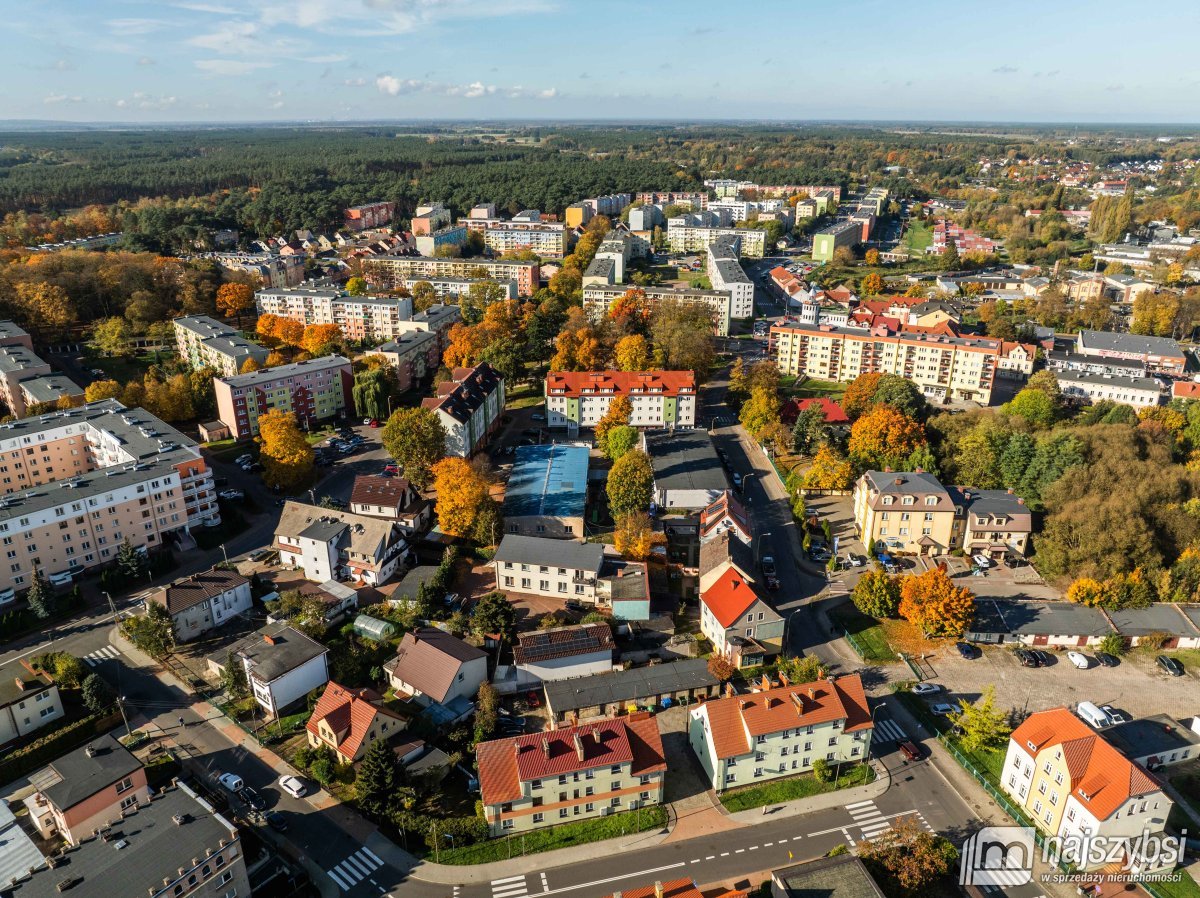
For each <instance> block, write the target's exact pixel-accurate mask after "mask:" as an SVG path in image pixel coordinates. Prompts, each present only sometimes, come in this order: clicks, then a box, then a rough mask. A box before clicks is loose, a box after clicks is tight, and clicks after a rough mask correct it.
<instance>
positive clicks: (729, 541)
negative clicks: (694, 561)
mask: <svg viewBox="0 0 1200 898" xmlns="http://www.w3.org/2000/svg"><path fill="white" fill-rule="evenodd" d="M727 561H730V562H733V565H734V567H736V568H737V569H738V570H740V571H741V572H742V573H743V574H745V575H746V576H747V577H749V578H750V579H751V580H753V579H754V571H755V565H754V550H753V549H751V548H750V547H749V546H748V545H746V543H744V542H742V541H741V539H739V538H738V537H737V536H735V535H734V534H733V532H732V531H731V530H726V531H724V532H723V533H721V534H720V535H718V536H715V537H713V538H712V539H710V540H708V541H707V542H703V543H701V544H700V564H699V569H700V576H701V577H703V576H704V575H705V574H707V573H708V572H709V571H712V570H715V569H716V568H718V567H720V566H721V565H723V564H724V563H725V562H727Z"/></svg>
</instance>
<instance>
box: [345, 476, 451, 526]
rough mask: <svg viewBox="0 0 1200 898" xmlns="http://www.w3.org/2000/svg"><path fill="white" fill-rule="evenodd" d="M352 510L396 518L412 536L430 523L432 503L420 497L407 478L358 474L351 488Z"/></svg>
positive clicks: (368, 514)
mask: <svg viewBox="0 0 1200 898" xmlns="http://www.w3.org/2000/svg"><path fill="white" fill-rule="evenodd" d="M350 511H351V512H352V513H354V514H357V515H365V516H367V517H373V518H384V519H385V520H388V521H395V522H396V523H397V524H398V525H399V527H400V530H401V532H402V533H404V534H406V535H411V534H413V533H419V532H420V531H422V530H424V529H425V527H426V526H427V525H428V524H429V518H430V515H431V514H432V512H433V504H432V503H430V502H428V501H427V500H425V499H423V498H421V494H420V493H418V492H417V490H416V487H414V486H413V485H412V484H411V483H410V482H409V480H408V478H407V477H388V476H387V475H384V474H359V475H358V476H357V477H355V478H354V486H353V487H351V489H350Z"/></svg>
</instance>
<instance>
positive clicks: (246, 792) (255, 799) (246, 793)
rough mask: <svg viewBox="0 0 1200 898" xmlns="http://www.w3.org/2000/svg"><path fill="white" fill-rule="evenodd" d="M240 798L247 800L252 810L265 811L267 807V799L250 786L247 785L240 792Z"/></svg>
mask: <svg viewBox="0 0 1200 898" xmlns="http://www.w3.org/2000/svg"><path fill="white" fill-rule="evenodd" d="M238 798H240V799H241V800H242V801H244V802H246V804H248V805H249V806H250V810H252V811H265V810H266V809H267V800H266V799H265V798H263V797H262V796H261V795H259V794H258V793H257V792H255V791H254V790H253V789H251V788H250V787H249V786H246V787H245V788H244V789H242V791H241V792H239V793H238Z"/></svg>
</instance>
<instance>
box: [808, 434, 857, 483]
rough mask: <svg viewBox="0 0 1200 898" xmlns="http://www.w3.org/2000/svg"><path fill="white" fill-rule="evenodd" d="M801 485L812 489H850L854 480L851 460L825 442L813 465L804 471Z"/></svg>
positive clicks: (818, 451)
mask: <svg viewBox="0 0 1200 898" xmlns="http://www.w3.org/2000/svg"><path fill="white" fill-rule="evenodd" d="M800 482H801V485H803V486H804V487H806V488H808V489H811V490H848V489H850V484H851V483H853V482H854V469H853V468H852V467H851V466H850V462H848V461H847V460H846V459H844V458H842V457H841V456H840V455H838V454H837V453H836V452H835V451H834V450H833V448H832V447H831V446H829V445H828V444H825V445H823V446H821V448H820V449H818V450H817V454H816V456H814V458H813V463H812V467H810V468H809V469H808V470H807V471H805V472H804V477H803V478H802V479H801V481H800Z"/></svg>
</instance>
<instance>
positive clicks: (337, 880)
mask: <svg viewBox="0 0 1200 898" xmlns="http://www.w3.org/2000/svg"><path fill="white" fill-rule="evenodd" d="M325 875H326V876H328V877H329V878H330V879H332V880H333V881H334V882H335V883H337V886H338V888H339V889H342V890H344V891H347V892H348V891H350V889H351V888H353V885H354V884H353V883H350V884H347V883H345V882H344V881H343V880H342V879H341V878H340V877H339V876H338V875H337V874H336V873H335V872H334V871H333V870H326V871H325Z"/></svg>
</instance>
